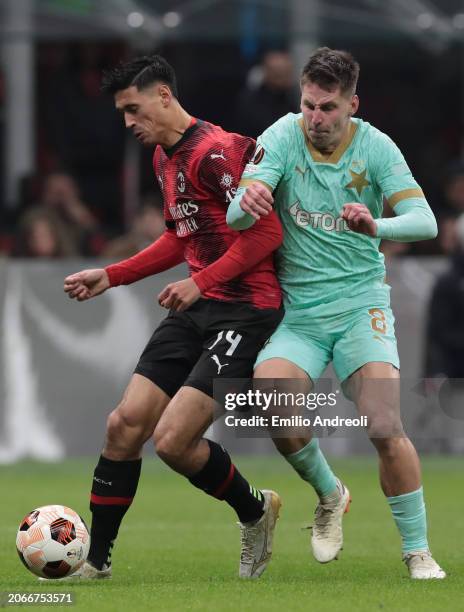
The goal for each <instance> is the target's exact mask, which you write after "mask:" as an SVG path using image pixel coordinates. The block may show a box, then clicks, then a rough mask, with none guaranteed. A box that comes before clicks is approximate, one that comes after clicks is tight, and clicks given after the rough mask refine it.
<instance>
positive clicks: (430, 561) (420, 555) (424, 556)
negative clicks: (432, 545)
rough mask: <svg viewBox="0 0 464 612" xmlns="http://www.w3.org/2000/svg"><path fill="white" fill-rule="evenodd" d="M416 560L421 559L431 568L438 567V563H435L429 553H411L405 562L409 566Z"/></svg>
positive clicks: (406, 556)
mask: <svg viewBox="0 0 464 612" xmlns="http://www.w3.org/2000/svg"><path fill="white" fill-rule="evenodd" d="M415 558H420V559H421V560H422V561H423V562H424V563H425V564H426V565H427V566H428V567H430V568H434V567H435V565H436V562H435V561H434V559H433V557H432V555H431V554H430V553H429V552H420V553H414V554H411V553H409V554H407V555H405V557H404V559H403V560H404V562H405V563H406V564H409V562H410V561H412V560H413V559H415Z"/></svg>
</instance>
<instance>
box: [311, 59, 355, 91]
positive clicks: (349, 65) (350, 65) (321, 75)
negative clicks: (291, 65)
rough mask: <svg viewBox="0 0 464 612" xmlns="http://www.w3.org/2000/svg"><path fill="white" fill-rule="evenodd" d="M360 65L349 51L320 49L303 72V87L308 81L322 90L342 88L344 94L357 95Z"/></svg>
mask: <svg viewBox="0 0 464 612" xmlns="http://www.w3.org/2000/svg"><path fill="white" fill-rule="evenodd" d="M358 77H359V64H358V62H357V61H356V60H355V59H354V57H353V56H352V55H351V53H348V51H339V50H336V49H329V47H320V48H319V49H316V50H315V51H314V53H312V55H311V56H310V58H309V60H308V62H307V64H306V65H305V67H304V68H303V70H302V72H301V85H302V86H303V85H305V84H306V83H307V82H308V81H311V83H316V84H317V85H319V87H321V88H322V89H327V90H331V89H333V88H335V87H337V86H339V87H340V91H341V92H342V94H346V93H349V94H351V95H354V94H355V93H356V85H357V82H358Z"/></svg>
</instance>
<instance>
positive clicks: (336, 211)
mask: <svg viewBox="0 0 464 612" xmlns="http://www.w3.org/2000/svg"><path fill="white" fill-rule="evenodd" d="M256 181H259V182H261V183H263V184H265V185H266V186H267V187H268V188H269V189H270V190H271V192H273V194H274V207H275V210H276V212H277V214H278V215H279V217H280V220H281V222H282V226H283V230H284V240H283V244H282V246H281V247H280V249H279V250H278V251H277V253H276V264H277V273H278V278H279V281H280V284H281V286H282V289H283V293H284V302H285V311H286V314H285V317H284V319H283V320H282V322H281V324H280V326H279V327H278V328H277V330H276V331H275V332H274V334H273V336H272V337H271V339H270V341H269V343H268V344H267V345H266V346H265V347H264V349H263V350H262V351H261V353H260V354H259V356H258V360H257V364H258V363H261V362H262V361H264V360H266V359H271V358H273V357H280V358H283V359H287V360H289V361H291V362H292V363H295V364H296V365H297V366H299V367H300V368H302V369H303V370H305V371H306V372H307V373H308V375H309V376H310V377H311V378H312V379H313V380H315V379H317V378H318V377H320V376H321V374H322V372H323V370H324V369H325V367H326V366H327V364H328V363H329V362H330V361H333V364H334V368H335V371H336V374H337V376H338V378H339V379H340V380H344V379H346V378H347V377H348V376H350V374H352V373H353V372H354V371H355V370H357V369H358V368H360V367H361V366H362V365H364V364H365V363H368V362H372V361H380V362H387V363H391V364H393V365H394V366H395V367H397V368H398V367H399V358H398V351H397V346H396V339H395V334H394V317H393V314H392V312H391V309H390V287H389V286H388V285H387V284H386V283H385V281H384V279H385V265H384V258H383V255H382V254H381V253H380V252H379V243H380V240H381V238H382V237H385V238H392V239H395V238H396V239H399V240H408V241H409V240H415V239H416V240H417V239H421V238H423V236H422V234H423V233H424V231H425V230H426V231H428V232H429V233H430V228H431V226H433V225H434V224H435V218H434V216H433V213H432V211H431V210H430V208H429V206H428V204H427V202H426V200H425V198H424V194H423V192H422V190H421V189H420V187H419V185H418V184H417V182H416V181H415V180H414V178H413V176H412V174H411V171H410V170H409V168H408V166H407V164H406V162H405V160H404V157H403V155H402V154H401V152H400V150H399V149H398V147H397V146H396V145H395V144H394V143H393V141H392V140H391V139H390V138H389V137H388V136H386V135H385V134H383V133H382V132H380V131H379V130H377V129H376V128H374V127H373V126H371V125H370V124H369V123H367V122H365V121H362V120H361V119H352V120H351V122H350V124H349V126H348V130H347V132H346V134H345V136H344V138H343V139H342V141H341V142H340V144H339V145H338V147H337V148H336V149H335V151H334V152H333V153H331V154H330V155H329V156H323V155H322V154H321V153H319V152H318V151H317V150H316V149H315V148H314V147H313V145H312V144H311V142H310V141H309V139H308V138H307V136H306V132H305V128H304V123H303V117H302V115H301V114H293V113H289V114H288V115H286V116H285V117H282V118H281V119H279V120H278V121H277V122H276V123H274V124H273V125H272V126H271V127H270V128H269V129H267V130H266V131H265V132H264V133H263V134H262V136H260V137H259V138H258V142H257V148H256V152H255V154H254V157H253V159H252V161H251V162H250V163H249V164H248V165H247V166H246V168H245V171H244V174H243V176H242V180H241V182H240V188H239V190H238V192H237V194H236V196H235V198H234V200H233V201H232V203H231V205H230V207H229V211H228V216H227V220H228V223H229V224H230V225H231V226H232V227H233V228H234V229H246V228H247V227H250V226H251V225H252V224H253V223H254V219H253V218H252V217H251V216H250V215H248V214H247V213H245V212H244V211H242V209H241V208H240V199H241V197H242V195H243V193H244V190H245V188H246V187H247V185H249V184H251V183H253V182H256ZM384 198H386V199H387V201H388V202H389V204H390V205H391V206H392V207H395V212H398V213H400V214H401V215H402V221H403V219H404V222H403V223H402V224H400V225H399V226H398V221H399V218H397V219H380V217H381V216H382V211H383V202H384ZM349 202H358V203H362V204H365V205H366V206H367V207H368V208H369V210H370V212H371V214H372V216H373V217H374V219H378V221H377V231H378V236H377V237H376V238H372V237H370V236H367V235H365V234H359V233H356V232H354V231H351V230H350V229H349V228H348V226H347V224H346V222H345V221H344V220H343V219H342V218H341V216H340V215H341V212H342V209H343V205H344V204H346V203H349ZM391 221H395V222H396V224H395V223H394V224H393V225H392V223H391ZM432 231H433V228H432Z"/></svg>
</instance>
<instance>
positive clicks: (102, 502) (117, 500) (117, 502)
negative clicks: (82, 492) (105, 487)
mask: <svg viewBox="0 0 464 612" xmlns="http://www.w3.org/2000/svg"><path fill="white" fill-rule="evenodd" d="M133 499H134V498H133V497H106V496H103V495H95V494H94V493H91V494H90V501H91V502H92V503H93V504H97V505H98V506H130V505H131V503H132V500H133Z"/></svg>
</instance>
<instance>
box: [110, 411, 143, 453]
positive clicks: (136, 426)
mask: <svg viewBox="0 0 464 612" xmlns="http://www.w3.org/2000/svg"><path fill="white" fill-rule="evenodd" d="M145 429H146V424H145V423H143V422H142V421H141V419H140V417H138V416H137V414H136V413H135V411H131V410H130V407H129V406H126V405H124V406H123V405H121V404H120V405H119V406H118V407H117V408H116V409H115V410H113V412H111V413H110V415H109V416H108V419H107V421H106V436H107V440H108V441H109V442H110V443H113V444H114V443H117V445H118V446H121V445H124V442H125V441H126V442H127V443H129V441H130V442H131V446H133V442H134V441H137V440H138V438H140V440H141V443H142V444H143V441H144V439H145V437H146V435H145Z"/></svg>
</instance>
